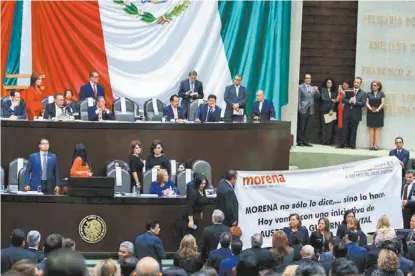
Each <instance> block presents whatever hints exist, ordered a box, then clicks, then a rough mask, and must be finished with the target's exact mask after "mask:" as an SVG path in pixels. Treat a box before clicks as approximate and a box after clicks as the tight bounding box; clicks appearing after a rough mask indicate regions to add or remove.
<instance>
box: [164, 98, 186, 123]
mask: <svg viewBox="0 0 415 276" xmlns="http://www.w3.org/2000/svg"><path fill="white" fill-rule="evenodd" d="M163 117H165V118H166V120H167V121H171V120H174V121H175V122H178V123H182V122H183V120H184V113H183V109H182V108H181V107H180V106H179V96H177V95H172V96H171V97H170V105H168V106H166V107H165V108H164V110H163Z"/></svg>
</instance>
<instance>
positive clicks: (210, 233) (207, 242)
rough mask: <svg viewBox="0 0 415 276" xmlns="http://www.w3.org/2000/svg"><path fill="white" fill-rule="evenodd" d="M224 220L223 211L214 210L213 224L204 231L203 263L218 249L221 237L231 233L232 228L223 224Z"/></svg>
mask: <svg viewBox="0 0 415 276" xmlns="http://www.w3.org/2000/svg"><path fill="white" fill-rule="evenodd" d="M224 219H225V215H224V214H223V212H222V211H221V210H214V211H213V214H212V223H213V224H212V225H210V226H207V227H205V229H203V244H202V250H201V253H202V261H204V260H205V259H206V258H207V256H208V254H209V252H210V251H212V250H214V249H216V248H218V244H219V238H220V235H221V234H222V233H229V232H230V228H229V227H228V226H226V225H223V224H222V222H223V220H224Z"/></svg>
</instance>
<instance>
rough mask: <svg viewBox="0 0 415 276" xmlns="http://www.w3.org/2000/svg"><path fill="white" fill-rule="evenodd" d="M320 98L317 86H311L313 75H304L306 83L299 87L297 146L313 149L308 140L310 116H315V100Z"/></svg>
mask: <svg viewBox="0 0 415 276" xmlns="http://www.w3.org/2000/svg"><path fill="white" fill-rule="evenodd" d="M318 97H320V92H319V91H318V87H317V86H312V85H311V74H308V73H307V74H304V82H303V83H302V84H301V85H300V86H299V87H298V122H297V146H300V147H302V146H306V147H311V146H312V145H311V144H310V143H309V142H308V138H307V125H308V119H309V117H310V115H314V113H315V108H314V98H318Z"/></svg>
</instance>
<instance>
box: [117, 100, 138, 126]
mask: <svg viewBox="0 0 415 276" xmlns="http://www.w3.org/2000/svg"><path fill="white" fill-rule="evenodd" d="M112 109H113V112H114V116H115V120H116V121H123V122H135V105H134V102H133V101H132V100H130V99H127V98H125V97H121V98H118V99H116V100H115V101H114V103H113V105H112Z"/></svg>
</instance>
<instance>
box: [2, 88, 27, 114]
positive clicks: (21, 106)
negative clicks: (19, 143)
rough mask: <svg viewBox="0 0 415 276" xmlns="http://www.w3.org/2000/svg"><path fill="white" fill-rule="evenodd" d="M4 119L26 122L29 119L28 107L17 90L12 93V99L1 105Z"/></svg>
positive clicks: (4, 101)
mask: <svg viewBox="0 0 415 276" xmlns="http://www.w3.org/2000/svg"><path fill="white" fill-rule="evenodd" d="M1 108H2V117H3V118H9V119H19V120H25V119H26V118H27V112H26V105H25V103H24V101H23V100H22V99H21V97H20V92H19V91H17V90H16V89H12V90H11V91H10V99H4V100H3V101H2V103H1Z"/></svg>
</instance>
